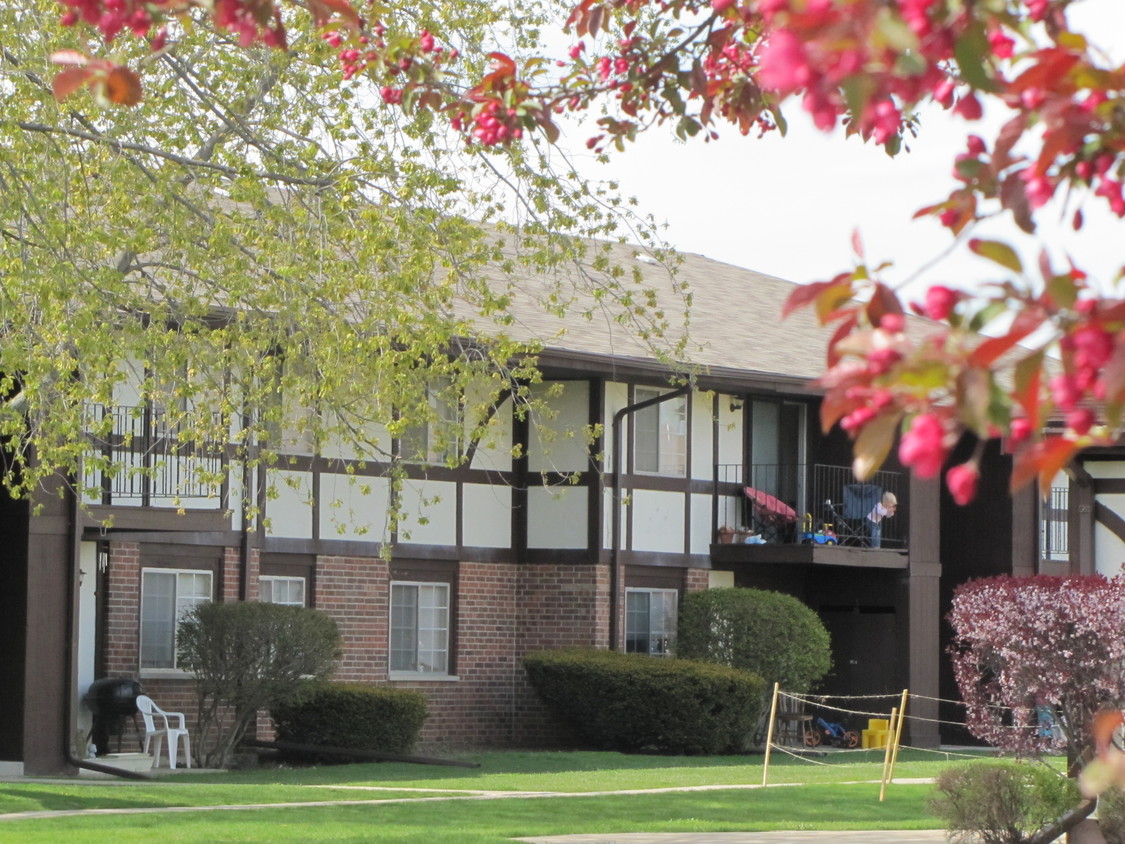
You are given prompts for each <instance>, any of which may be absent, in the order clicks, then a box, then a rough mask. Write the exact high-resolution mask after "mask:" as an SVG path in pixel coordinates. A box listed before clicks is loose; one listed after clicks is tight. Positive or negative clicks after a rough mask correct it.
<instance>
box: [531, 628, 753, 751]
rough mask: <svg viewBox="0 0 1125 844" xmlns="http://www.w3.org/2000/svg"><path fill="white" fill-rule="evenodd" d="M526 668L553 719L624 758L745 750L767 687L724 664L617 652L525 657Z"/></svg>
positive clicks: (577, 651)
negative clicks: (636, 754)
mask: <svg viewBox="0 0 1125 844" xmlns="http://www.w3.org/2000/svg"><path fill="white" fill-rule="evenodd" d="M524 668H525V669H526V670H527V674H528V677H529V679H530V681H531V685H532V686H533V687H534V689H535V690H536V692H538V694H539V696H540V697H541V698H542V699H543V701H544V702H545V703H546V704H547V706H548V708H549V709H550V710H551V711H552V713H553V714H554V715H555V716H556V717H558V718H559V719H560V720H562V721H563V722H565V723H567V724H569V725H570V726H571V727H573V728H574V729H575V730H576V731H577V733H578V734H579V735H580V736H582V737H583V739H585V741H587V742H589V743H590V744H591V745H592V746H593V747H595V748H598V749H605V750H621V751H626V752H637V751H657V752H662V753H675V754H685V755H688V754H713V753H733V752H738V751H741V750H743V749H745V747H746V745H747V744H748V742H749V740H750V736H751V734H752V733H753V730H754V725H755V723H756V721H757V718H758V712H759V709H760V707H761V701H762V692H763V689H764V685H765V683H764V681H763V680H762V679H761V678H760V677H758V676H757V675H756V674H751V673H750V672H748V671H740V670H738V669H735V668H728V667H726V666H723V665H715V664H712V663H705V662H696V661H693V660H686V659H657V658H654V657H651V656H648V655H645V654H622V653H617V652H613V651H597V650H561V651H541V652H538V653H531V654H528V655H527V656H525V657H524Z"/></svg>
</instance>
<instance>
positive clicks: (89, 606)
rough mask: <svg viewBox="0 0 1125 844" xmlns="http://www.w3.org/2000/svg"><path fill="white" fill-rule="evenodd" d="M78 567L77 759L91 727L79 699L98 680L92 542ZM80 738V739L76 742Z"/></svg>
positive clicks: (95, 553) (84, 546) (84, 547)
mask: <svg viewBox="0 0 1125 844" xmlns="http://www.w3.org/2000/svg"><path fill="white" fill-rule="evenodd" d="M78 568H79V571H80V572H81V585H80V586H79V589H78V630H77V650H78V654H77V659H78V682H77V685H76V686H75V689H74V693H75V696H76V697H77V701H76V705H75V707H74V712H75V715H76V718H77V723H76V724H75V725H74V728H75V741H74V749H75V752H76V753H77V754H78V756H79V758H84V757H85V756H86V745H87V742H86V736H88V735H89V733H90V729H91V728H92V727H93V716H92V715H91V713H90V710H89V709H88V708H87V707H86V706H85V705H84V704H83V703H82V696H83V695H85V694H86V690H87V689H88V688H90V684H91V683H92V682H94V680H96V679H98V678H97V677H96V676H95V675H94V667H95V662H94V646H95V640H96V638H97V626H96V620H95V618H96V612H97V600H98V598H97V592H96V587H97V580H98V546H97V543H96V542H83V543H81V546H80V547H79V550H78ZM79 736H81V737H82V738H81V740H79Z"/></svg>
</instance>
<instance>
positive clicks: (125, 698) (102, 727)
mask: <svg viewBox="0 0 1125 844" xmlns="http://www.w3.org/2000/svg"><path fill="white" fill-rule="evenodd" d="M140 693H141V684H140V683H138V682H137V681H136V680H125V679H121V678H117V677H105V678H103V679H101V680H95V681H94V682H93V683H91V684H90V688H89V689H87V690H86V695H85V697H83V700H84V701H85V702H86V706H88V707H89V708H90V711H91V712H92V713H94V728H93V730H92V737H93V740H94V747H95V748H96V749H97V752H98V756H102V755H104V754H106V753H109V752H110V750H109V737H110V736H111V735H116V736H117V749H118V751H120V750H121V734H122V732H124V729H125V719H126V718H128V717H129V716H131V715H133V714H135V713H136V711H137V695H139V694H140Z"/></svg>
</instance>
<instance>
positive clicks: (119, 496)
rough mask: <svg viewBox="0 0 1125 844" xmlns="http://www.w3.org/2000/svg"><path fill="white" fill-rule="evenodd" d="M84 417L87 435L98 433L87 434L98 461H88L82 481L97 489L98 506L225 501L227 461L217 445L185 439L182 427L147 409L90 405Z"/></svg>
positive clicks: (216, 423)
mask: <svg viewBox="0 0 1125 844" xmlns="http://www.w3.org/2000/svg"><path fill="white" fill-rule="evenodd" d="M87 414H88V418H89V420H90V422H89V430H91V431H97V432H98V434H93V433H92V434H91V435H90V442H91V445H92V448H93V451H94V452H95V453H97V454H98V455H99V456H100V457H101V458H103V460H100V461H96V462H95V461H91V463H95V465H94V467H93V468H90V469H88V470H87V472H86V475H85V478H84V482H85V486H86V488H87V489H98V490H101V493H102V503H103V504H110V503H113V501H114V500H128V501H139V502H140V503H142V504H149V503H152V502H153V501H154V500H183V499H201V498H212V499H216V500H217V501H218V500H221V499H222V498H223V497H224V493H225V485H226V459H225V449H224V446H223V443H222V442H220V441H219V440H217V439H216V440H213V441H205V442H200V441H199V440H198V439H197V438H196V437H192V436H186V429H184V426H182V425H179V424H177V423H176V422H175V421H173V420H172V419H171V418H170V417H169V416H168V415H167V414H165V413H163V412H162V411H160V410H156V409H153V408H151V407H130V406H124V405H119V406H114V407H106V406H104V405H91V406H90V407H89V408H88V409H87ZM107 418H108V419H110V422H109V425H108V433H107V426H106V423H105V420H106V419H107ZM219 422H220V420H219V417H218V416H215V417H214V418H213V419H212V428H213V429H215V430H218V429H219ZM96 464H103V465H96ZM216 506H218V504H217V505H216Z"/></svg>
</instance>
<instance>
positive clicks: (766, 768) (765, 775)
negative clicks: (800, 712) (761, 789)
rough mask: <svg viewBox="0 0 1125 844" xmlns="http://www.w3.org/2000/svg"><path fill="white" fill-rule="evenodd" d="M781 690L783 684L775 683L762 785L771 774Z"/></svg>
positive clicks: (767, 732) (767, 731)
mask: <svg viewBox="0 0 1125 844" xmlns="http://www.w3.org/2000/svg"><path fill="white" fill-rule="evenodd" d="M780 691H781V684H780V683H774V684H773V701H772V702H771V703H770V726H769V729H768V730H766V761H765V763H764V764H763V765H762V785H765V784H766V782H767V780H768V779H769V775H770V748H772V747H773V725H774V722H775V721H776V720H777V696H778V694H779V692H780Z"/></svg>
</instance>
